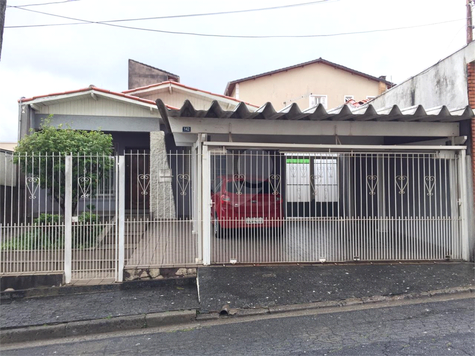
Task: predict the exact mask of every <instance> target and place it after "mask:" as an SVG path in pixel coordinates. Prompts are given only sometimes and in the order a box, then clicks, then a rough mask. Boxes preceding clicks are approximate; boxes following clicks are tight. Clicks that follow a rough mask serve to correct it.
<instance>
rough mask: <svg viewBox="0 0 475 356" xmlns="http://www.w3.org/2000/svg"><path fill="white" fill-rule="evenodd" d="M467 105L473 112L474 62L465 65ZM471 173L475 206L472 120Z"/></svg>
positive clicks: (474, 160) (474, 147) (474, 150)
mask: <svg viewBox="0 0 475 356" xmlns="http://www.w3.org/2000/svg"><path fill="white" fill-rule="evenodd" d="M467 89H468V104H469V105H470V107H471V108H472V109H474V110H475V62H471V63H469V64H468V65H467ZM471 156H472V172H473V187H474V189H473V191H474V193H473V201H474V205H475V119H472V152H471Z"/></svg>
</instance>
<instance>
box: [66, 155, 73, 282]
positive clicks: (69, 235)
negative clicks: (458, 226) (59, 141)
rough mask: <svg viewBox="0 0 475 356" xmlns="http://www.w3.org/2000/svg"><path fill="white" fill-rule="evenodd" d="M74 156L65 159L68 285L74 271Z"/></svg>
mask: <svg viewBox="0 0 475 356" xmlns="http://www.w3.org/2000/svg"><path fill="white" fill-rule="evenodd" d="M72 165H73V159H72V156H66V157H65V193H66V194H65V202H64V225H65V226H64V228H65V229H64V233H65V241H64V278H65V282H66V283H71V269H72V251H71V250H72V213H73V212H72V188H73V186H72V183H73V175H72Z"/></svg>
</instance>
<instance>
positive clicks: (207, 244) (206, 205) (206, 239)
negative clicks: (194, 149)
mask: <svg viewBox="0 0 475 356" xmlns="http://www.w3.org/2000/svg"><path fill="white" fill-rule="evenodd" d="M210 159H211V157H210V152H209V150H208V146H206V145H204V146H203V158H202V160H203V163H202V169H203V172H204V174H203V178H202V188H201V189H202V192H203V197H202V199H203V200H202V202H203V216H202V217H201V219H202V221H203V235H202V236H203V264H204V265H205V266H207V265H209V264H210V263H211V221H210V218H211V203H212V202H211V196H210V191H209V189H210V187H211V175H210V174H209V172H210V170H211V167H210Z"/></svg>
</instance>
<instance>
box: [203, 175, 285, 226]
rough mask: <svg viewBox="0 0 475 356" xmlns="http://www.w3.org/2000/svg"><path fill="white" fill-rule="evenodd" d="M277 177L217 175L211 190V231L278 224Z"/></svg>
mask: <svg viewBox="0 0 475 356" xmlns="http://www.w3.org/2000/svg"><path fill="white" fill-rule="evenodd" d="M277 183H280V180H279V181H278V182H277V181H276V179H273V180H271V179H262V178H252V177H244V176H243V175H234V176H222V177H219V178H218V183H217V184H216V187H215V189H214V190H213V191H212V192H211V199H212V201H213V208H212V215H213V220H214V221H213V223H214V227H215V231H216V232H219V231H221V230H223V229H235V228H249V227H264V228H274V227H281V226H282V224H283V208H282V197H281V195H280V192H279V191H278V188H279V187H278V186H277V185H279V186H280V184H277Z"/></svg>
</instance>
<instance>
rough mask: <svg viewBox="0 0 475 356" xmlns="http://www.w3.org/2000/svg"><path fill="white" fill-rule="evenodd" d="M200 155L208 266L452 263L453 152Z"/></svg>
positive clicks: (456, 234) (455, 220)
mask: <svg viewBox="0 0 475 356" xmlns="http://www.w3.org/2000/svg"><path fill="white" fill-rule="evenodd" d="M210 157H211V163H210V175H211V186H212V188H211V197H210V200H211V203H212V205H213V206H212V208H211V215H212V216H211V218H212V224H211V225H212V230H213V231H214V236H213V237H212V238H211V250H212V255H211V259H212V260H211V263H219V264H222V263H282V262H294V263H295V262H343V261H363V260H364V261H396V260H397V261H401V260H444V259H461V258H462V240H461V238H460V235H461V234H460V226H461V217H460V215H459V206H458V203H457V202H458V197H457V194H458V192H459V176H458V156H457V155H456V154H455V153H454V152H450V151H446V152H432V153H428V152H425V153H420V152H419V153H418V152H411V153H407V152H388V153H374V152H329V151H326V152H299V153H296V152H285V151H283V150H280V151H270V150H253V149H247V150H245V149H240V150H233V149H228V150H227V151H226V152H225V153H224V152H223V150H222V148H220V149H219V150H218V151H216V152H213V151H211V156H210Z"/></svg>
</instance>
